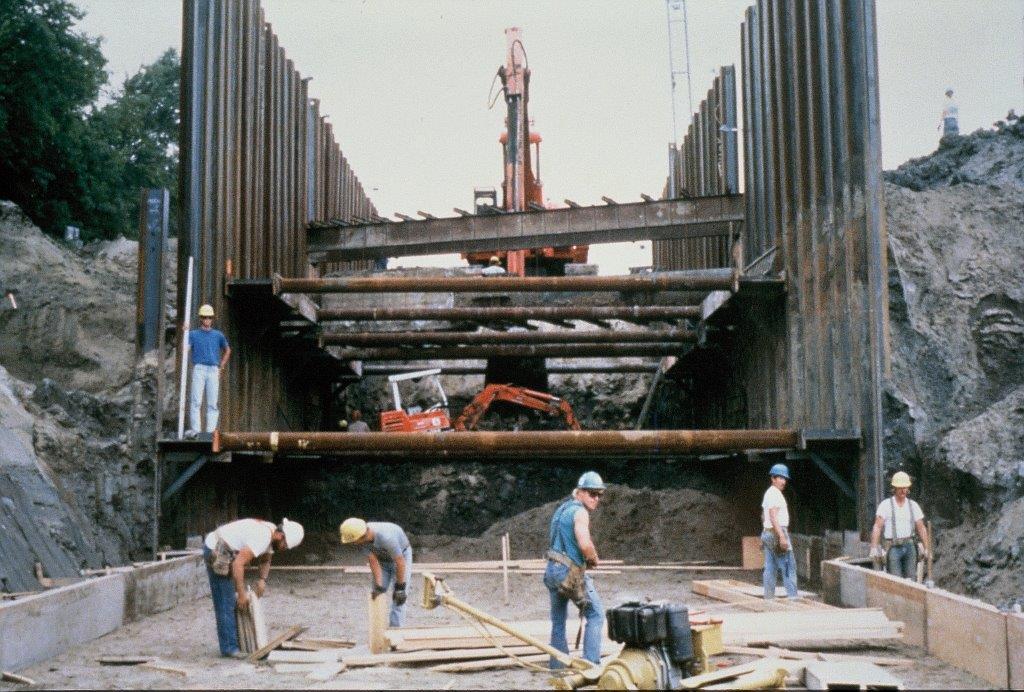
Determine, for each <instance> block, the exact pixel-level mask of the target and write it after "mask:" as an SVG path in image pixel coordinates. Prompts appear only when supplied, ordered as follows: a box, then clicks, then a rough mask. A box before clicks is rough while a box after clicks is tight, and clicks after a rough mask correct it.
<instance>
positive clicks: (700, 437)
mask: <svg viewBox="0 0 1024 692" xmlns="http://www.w3.org/2000/svg"><path fill="white" fill-rule="evenodd" d="M799 437H800V434H799V431H797V430H614V431H610V430H545V431H519V432H481V431H472V432H438V433H383V432H370V433H359V434H353V433H343V432H220V431H218V432H215V433H214V437H213V449H214V451H215V452H227V451H253V452H256V451H259V452H280V453H287V452H299V453H303V452H307V453H312V452H339V453H348V452H366V453H378V452H390V453H403V452H405V453H433V454H440V455H443V454H446V453H456V454H458V453H466V452H476V453H480V456H479V457H478V459H479V460H486V459H487V458H488V456H487V454H488V453H490V452H494V453H498V454H500V453H503V452H534V451H535V452H540V453H543V452H572V453H578V454H628V455H644V454H665V453H669V454H709V453H716V452H718V453H724V452H740V451H744V450H748V449H792V448H794V447H796V445H797V444H798V442H799Z"/></svg>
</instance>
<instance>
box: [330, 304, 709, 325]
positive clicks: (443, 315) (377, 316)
mask: <svg viewBox="0 0 1024 692" xmlns="http://www.w3.org/2000/svg"><path fill="white" fill-rule="evenodd" d="M700 316H701V315H700V306H699V305H679V306H664V305H632V306H601V307H585V306H565V307H553V306H547V307H457V308H435V307H393V308H322V309H320V310H318V311H317V320H318V321H320V322H338V321H367V322H369V321H378V320H385V321H386V320H437V321H447V322H459V321H463V322H466V321H468V322H486V321H500V320H509V321H522V320H538V321H544V320H627V321H629V320H637V321H650V322H655V321H664V320H683V319H700Z"/></svg>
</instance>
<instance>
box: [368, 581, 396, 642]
mask: <svg viewBox="0 0 1024 692" xmlns="http://www.w3.org/2000/svg"><path fill="white" fill-rule="evenodd" d="M366 598H367V610H368V612H369V633H368V643H369V646H370V652H371V653H375V654H382V653H384V652H385V651H389V650H390V649H391V644H390V642H389V641H388V638H387V636H386V635H385V632H386V631H387V628H388V616H389V615H390V613H391V599H390V598H388V597H387V596H386V595H385V594H380V595H379V596H377V598H374V597H373V596H372V595H368V596H367V597H366Z"/></svg>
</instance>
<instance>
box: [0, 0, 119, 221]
mask: <svg viewBox="0 0 1024 692" xmlns="http://www.w3.org/2000/svg"><path fill="white" fill-rule="evenodd" d="M81 17H82V13H81V11H80V10H78V9H77V8H76V7H75V6H74V5H72V4H71V3H70V2H68V1H67V0H0V197H2V198H6V199H11V200H13V201H14V202H16V203H17V204H18V205H19V206H20V207H21V208H22V209H23V210H24V211H25V213H26V214H27V215H28V216H29V217H30V218H31V219H32V220H33V221H34V222H35V223H36V224H38V225H39V226H41V227H43V228H45V229H47V230H49V231H51V232H60V230H61V229H62V227H63V226H64V225H66V224H69V223H79V224H85V222H86V221H88V220H92V219H94V218H96V217H103V216H104V215H105V214H108V213H109V211H110V210H109V208H108V206H106V205H105V204H104V203H103V201H102V196H98V195H97V194H96V193H97V191H98V188H100V187H102V186H96V185H95V184H94V183H95V182H96V181H94V180H92V179H91V178H92V176H95V175H100V179H101V180H102V178H103V176H102V174H103V172H104V171H105V169H104V166H103V161H102V160H97V157H96V152H94V151H92V148H91V145H90V142H89V140H90V139H91V137H90V133H89V128H88V127H87V125H86V122H85V118H86V114H87V109H88V107H89V106H90V104H92V103H93V102H94V100H95V98H96V94H97V93H98V91H99V88H100V86H101V85H102V84H104V83H105V82H106V80H107V73H106V71H105V70H104V66H105V65H106V59H105V58H104V57H103V54H102V52H101V51H100V46H99V40H98V39H95V38H92V37H89V36H86V35H85V34H82V33H78V32H75V31H73V25H74V23H75V22H76V21H77V20H79V19H81Z"/></svg>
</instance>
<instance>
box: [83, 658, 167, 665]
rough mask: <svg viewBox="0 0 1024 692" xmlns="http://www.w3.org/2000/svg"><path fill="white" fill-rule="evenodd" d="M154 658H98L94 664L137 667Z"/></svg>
mask: <svg viewBox="0 0 1024 692" xmlns="http://www.w3.org/2000/svg"><path fill="white" fill-rule="evenodd" d="M155 658H156V656H100V657H99V658H97V659H96V662H97V663H99V664H100V665H101V666H138V665H141V664H143V663H149V662H150V661H152V660H153V659H155Z"/></svg>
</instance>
